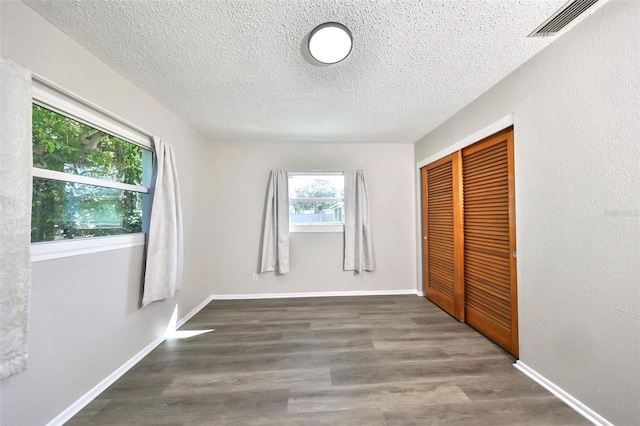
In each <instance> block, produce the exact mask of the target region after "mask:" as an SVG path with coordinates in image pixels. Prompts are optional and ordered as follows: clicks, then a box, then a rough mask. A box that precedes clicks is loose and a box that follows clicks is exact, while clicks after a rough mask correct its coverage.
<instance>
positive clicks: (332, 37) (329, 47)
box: [309, 22, 353, 64]
mask: <svg viewBox="0 0 640 426" xmlns="http://www.w3.org/2000/svg"><path fill="white" fill-rule="evenodd" d="M352 47H353V37H351V31H349V29H348V28H347V27H345V26H344V25H342V24H340V23H338V22H325V23H324V24H320V25H318V26H317V27H315V28H314V29H313V31H311V34H309V53H311V56H313V59H315V60H316V61H318V62H321V63H323V64H335V63H338V62H340V61H342V60H344V58H346V57H347V56H349V53H351V48H352Z"/></svg>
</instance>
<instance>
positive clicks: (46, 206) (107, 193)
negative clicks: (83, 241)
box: [31, 178, 147, 243]
mask: <svg viewBox="0 0 640 426" xmlns="http://www.w3.org/2000/svg"><path fill="white" fill-rule="evenodd" d="M143 197H147V194H143V193H140V192H134V191H124V190H121V189H113V188H103V187H100V186H94V185H85V184H80V183H73V182H63V181H56V180H49V179H41V178H34V179H33V200H32V217H31V242H32V243H37V242H41V241H52V240H62V239H68V238H81V237H101V236H106V235H119V234H131V233H135V232H142V202H143Z"/></svg>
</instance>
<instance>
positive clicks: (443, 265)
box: [421, 152, 464, 321]
mask: <svg viewBox="0 0 640 426" xmlns="http://www.w3.org/2000/svg"><path fill="white" fill-rule="evenodd" d="M421 174H422V175H421V177H422V229H423V246H422V249H423V265H424V292H425V295H426V296H427V298H428V299H429V300H431V301H433V302H434V303H435V304H437V305H438V306H440V307H441V308H442V309H444V310H445V311H447V312H448V313H449V314H451V315H453V316H454V317H456V318H457V319H459V320H461V321H462V320H463V319H464V299H463V292H462V290H463V282H462V271H461V260H462V259H461V257H460V256H461V254H462V235H461V232H462V228H461V226H460V215H461V209H460V195H461V194H460V178H461V174H460V153H459V152H458V153H455V154H452V155H450V156H448V157H445V158H443V159H441V160H438V161H436V162H434V163H432V164H429V165H428V166H425V167H423V168H422V169H421Z"/></svg>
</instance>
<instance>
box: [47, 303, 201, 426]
mask: <svg viewBox="0 0 640 426" xmlns="http://www.w3.org/2000/svg"><path fill="white" fill-rule="evenodd" d="M212 299H213V296H209V297H208V298H207V299H206V300H205V301H204V302H202V303H200V304H199V305H198V306H196V307H195V308H194V309H193V310H192V311H191V312H189V313H188V314H187V315H185V316H184V317H182V318H181V319H180V320H179V321H178V322H177V323H176V328H180V327H181V326H182V325H183V324H184V323H186V322H187V321H189V319H191V317H193V316H194V315H195V314H197V313H198V312H199V311H200V310H201V309H202V308H204V307H205V306H206V305H207V304H208V303H209V302H211V300H212ZM166 338H167V335H166V333H165V334H163V335H162V336H159V337H157V338H156V339H155V340H153V342H151V343H149V344H148V345H147V346H145V347H144V349H142V350H141V351H140V352H138V353H137V354H135V355H134V356H133V357H132V358H131V359H129V360H128V361H127V362H125V363H124V364H122V365H121V366H120V367H118V369H117V370H116V371H114V372H113V373H111V374H109V375H108V376H107V377H106V378H105V379H104V380H102V381H101V382H100V383H98V384H97V385H96V386H94V387H93V388H92V389H91V390H90V391H89V392H87V393H86V394H84V395H83V396H82V397H80V399H78V400H77V401H76V402H74V403H73V404H71V405H70V406H69V407H67V409H65V410H64V411H63V412H62V413H60V414H58V415H57V416H56V417H55V418H54V419H53V420H51V421H50V422H49V423H47V426H58V425H60V426H61V425H63V424H65V423H66V422H68V421H69V420H70V419H71V418H72V417H73V416H75V415H76V414H77V413H78V412H79V411H80V410H82V409H83V408H84V407H86V406H87V405H88V404H89V403H90V402H91V401H93V400H94V399H95V398H97V397H98V395H100V394H101V393H102V392H104V391H105V390H106V389H107V388H108V387H109V386H111V385H112V384H114V383H115V382H116V380H118V379H119V378H120V377H122V376H123V375H124V374H125V373H126V372H127V371H129V370H130V369H131V368H132V367H133V366H134V365H136V364H137V363H138V362H140V360H141V359H142V358H144V357H145V356H147V355H148V354H149V353H150V352H151V351H152V350H154V349H155V348H156V347H158V345H160V343H162V342H164V341H165V340H166Z"/></svg>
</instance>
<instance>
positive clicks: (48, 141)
mask: <svg viewBox="0 0 640 426" xmlns="http://www.w3.org/2000/svg"><path fill="white" fill-rule="evenodd" d="M151 155H152V154H151V152H150V151H148V150H146V149H143V148H141V147H140V146H138V145H134V144H133V143H131V142H127V141H125V140H123V139H120V138H118V137H116V136H113V135H110V134H108V133H105V132H103V131H101V130H98V129H96V128H94V127H91V126H89V125H87V124H84V123H81V122H79V121H77V120H74V119H71V118H68V117H66V116H64V115H61V114H58V113H57V112H54V111H51V110H49V109H47V108H44V107H42V106H40V105H37V104H34V105H33V175H34V178H33V200H32V218H31V242H33V243H35V242H42V241H53V240H61V239H71V238H79V237H98V236H107V235H119V234H130V233H136V232H142V221H143V204H146V197H147V193H148V182H146V180H147V176H148V175H149V174H150V170H148V169H150V167H151V158H152V157H151Z"/></svg>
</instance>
